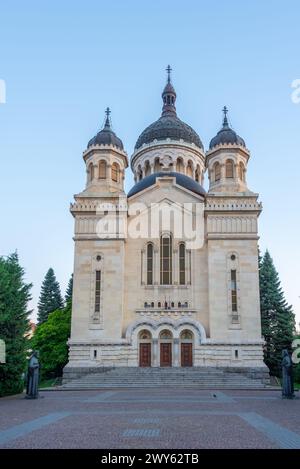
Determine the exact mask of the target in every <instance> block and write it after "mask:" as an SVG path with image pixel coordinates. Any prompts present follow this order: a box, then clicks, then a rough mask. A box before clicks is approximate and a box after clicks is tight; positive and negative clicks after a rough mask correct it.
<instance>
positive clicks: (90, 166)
mask: <svg viewBox="0 0 300 469" xmlns="http://www.w3.org/2000/svg"><path fill="white" fill-rule="evenodd" d="M89 176H90V181H92V180H93V179H94V165H93V163H90V165H89Z"/></svg>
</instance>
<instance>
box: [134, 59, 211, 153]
mask: <svg viewBox="0 0 300 469" xmlns="http://www.w3.org/2000/svg"><path fill="white" fill-rule="evenodd" d="M167 71H168V80H167V84H166V86H165V88H164V90H163V93H162V99H163V108H162V115H161V117H160V118H159V119H158V120H157V121H155V122H153V123H152V124H151V125H149V127H147V128H146V129H145V130H144V131H143V132H142V133H141V135H140V136H139V138H138V140H137V142H136V144H135V147H134V149H135V150H138V149H139V148H140V147H141V146H143V144H144V143H151V142H153V141H154V140H165V139H167V138H170V139H171V140H177V141H179V140H183V141H184V142H186V143H193V144H194V145H196V146H197V147H199V148H201V149H203V144H202V142H201V140H200V137H199V135H198V134H197V132H195V130H194V129H192V127H190V126H189V125H188V124H186V123H185V122H182V120H180V119H179V118H178V117H177V114H176V107H175V101H176V92H175V89H174V87H173V85H172V83H171V78H170V72H171V68H170V66H168V68H167Z"/></svg>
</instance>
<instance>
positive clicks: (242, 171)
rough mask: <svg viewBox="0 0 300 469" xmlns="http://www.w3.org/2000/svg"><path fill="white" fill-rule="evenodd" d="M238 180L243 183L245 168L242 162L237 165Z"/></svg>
mask: <svg viewBox="0 0 300 469" xmlns="http://www.w3.org/2000/svg"><path fill="white" fill-rule="evenodd" d="M239 178H240V180H241V181H245V166H244V165H243V163H242V162H241V163H240V164H239Z"/></svg>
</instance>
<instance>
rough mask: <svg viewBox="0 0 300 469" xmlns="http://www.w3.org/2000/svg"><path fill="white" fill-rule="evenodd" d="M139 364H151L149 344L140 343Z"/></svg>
mask: <svg viewBox="0 0 300 469" xmlns="http://www.w3.org/2000/svg"><path fill="white" fill-rule="evenodd" d="M140 366H151V344H143V343H141V344H140Z"/></svg>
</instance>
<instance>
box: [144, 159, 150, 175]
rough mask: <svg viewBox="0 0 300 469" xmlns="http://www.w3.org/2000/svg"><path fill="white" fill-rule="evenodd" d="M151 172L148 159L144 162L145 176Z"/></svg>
mask: <svg viewBox="0 0 300 469" xmlns="http://www.w3.org/2000/svg"><path fill="white" fill-rule="evenodd" d="M150 174H151V167H150V163H149V161H146V163H145V176H149V175H150Z"/></svg>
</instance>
